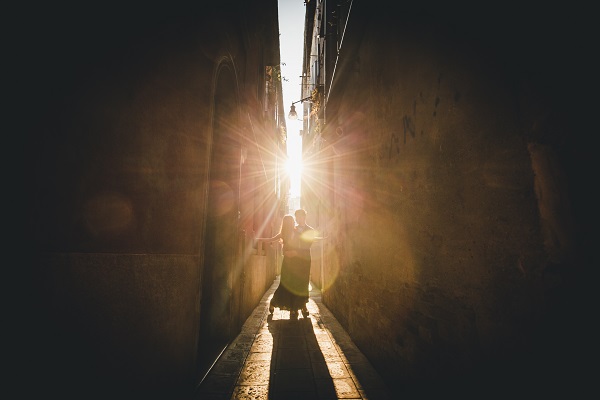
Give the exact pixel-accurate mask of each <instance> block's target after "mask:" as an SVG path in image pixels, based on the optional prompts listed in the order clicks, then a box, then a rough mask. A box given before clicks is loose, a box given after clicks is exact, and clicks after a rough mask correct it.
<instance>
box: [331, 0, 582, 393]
mask: <svg viewBox="0 0 600 400" xmlns="http://www.w3.org/2000/svg"><path fill="white" fill-rule="evenodd" d="M373 8H376V7H373ZM363 12H364V14H361V13H363ZM458 15H459V13H456V14H455V13H453V12H449V13H448V14H446V15H444V16H443V17H440V16H439V15H438V14H435V16H437V19H433V17H430V18H428V16H427V14H424V15H418V14H417V15H412V14H410V13H407V14H406V15H405V16H406V18H404V19H402V18H397V17H391V16H389V17H388V16H386V15H384V13H381V12H374V11H372V9H371V10H367V9H365V8H360V7H358V8H356V9H354V10H353V13H352V14H351V16H350V20H349V23H348V27H349V28H348V31H347V32H346V36H345V38H344V40H345V42H344V46H345V47H346V49H345V50H344V49H343V48H342V50H341V51H340V59H339V65H338V67H337V70H336V74H337V75H336V76H335V77H334V83H333V85H332V86H333V89H332V92H331V94H330V97H329V103H328V105H327V125H328V127H327V129H328V132H327V133H326V136H325V139H326V140H328V141H329V143H330V144H332V146H330V147H329V148H328V149H326V151H325V152H324V153H323V154H324V156H323V157H324V158H329V157H332V158H333V166H332V170H331V173H332V176H333V182H334V183H333V188H332V190H331V191H330V196H331V198H330V205H331V209H330V214H331V217H330V220H329V221H328V222H327V225H326V227H325V228H326V229H327V232H328V235H329V237H330V239H329V248H328V249H327V254H328V255H327V262H326V263H325V267H326V273H325V275H326V278H325V284H324V287H325V289H326V292H325V294H324V301H325V303H326V304H327V306H328V307H330V308H331V309H332V310H333V312H334V313H335V315H336V317H337V318H338V319H339V320H340V322H342V324H343V325H344V326H345V327H346V328H347V330H348V332H349V333H350V335H351V336H352V338H353V339H354V340H355V342H356V343H357V345H358V346H359V347H360V348H361V350H363V351H364V352H365V354H366V355H367V357H369V359H370V360H371V361H372V362H373V363H374V364H375V365H376V367H377V368H378V369H379V371H380V372H381V373H382V374H383V375H384V376H385V377H386V378H387V379H388V381H389V382H390V383H392V382H395V383H401V384H404V386H402V385H401V387H404V388H405V390H409V389H408V388H411V390H415V393H419V392H421V391H422V393H426V392H427V390H432V391H433V390H435V391H437V390H439V391H440V392H441V393H445V392H444V389H448V390H450V388H452V387H454V386H452V385H460V387H461V388H462V389H463V390H464V389H465V388H468V389H472V390H478V389H480V388H482V387H485V386H486V385H489V384H498V383H499V382H504V381H508V382H509V385H510V387H516V386H518V384H519V383H524V382H527V384H528V385H529V386H527V388H531V387H534V386H535V383H532V382H538V383H539V380H540V379H544V376H545V374H546V373H548V372H549V371H552V370H556V369H557V368H558V369H560V368H561V367H562V365H560V362H556V364H553V363H552V362H551V361H549V360H550V358H546V357H549V355H548V354H544V357H543V358H539V359H535V357H537V356H539V355H540V354H543V353H544V352H543V351H542V352H540V348H541V347H543V346H545V345H547V342H545V338H547V337H548V332H545V331H544V328H543V327H548V326H549V325H545V324H547V323H548V320H549V319H550V320H551V318H553V317H555V316H556V315H559V314H553V313H556V312H557V309H556V308H553V307H555V305H554V304H552V301H553V299H552V295H550V294H549V293H550V292H551V291H552V290H553V289H554V286H555V285H556V284H557V282H556V280H555V279H556V276H553V272H551V270H552V266H553V265H554V264H562V266H563V267H564V266H565V265H567V266H568V267H570V268H576V266H575V265H573V264H572V263H573V260H574V254H573V240H574V238H575V236H574V229H573V222H572V221H573V216H572V214H571V209H570V205H569V201H568V199H567V198H568V197H569V195H568V194H567V193H569V189H570V188H572V187H573V186H572V185H574V184H575V182H577V181H576V180H573V182H571V184H572V185H571V186H569V185H567V183H566V181H565V175H564V169H565V168H566V167H567V166H565V164H562V165H560V166H559V165H558V157H557V156H556V155H555V154H554V153H553V151H556V149H557V148H558V149H559V150H558V151H559V152H560V151H562V152H563V155H564V152H565V148H562V149H561V148H560V146H558V144H559V143H561V144H565V143H567V145H568V146H572V145H573V144H572V142H569V140H559V139H557V137H556V136H553V132H554V133H555V132H556V131H560V130H561V129H563V128H565V129H567V126H566V125H559V124H560V122H559V121H560V118H558V117H557V115H559V114H560V113H561V112H565V113H566V112H567V111H568V110H566V109H560V108H559V107H557V104H562V102H564V101H565V99H560V100H561V102H557V103H554V102H553V101H554V100H557V98H559V97H560V96H561V95H564V94H565V93H566V92H564V91H562V88H563V86H562V85H564V83H562V81H561V80H558V79H555V80H553V81H552V80H549V81H545V80H544V79H545V78H546V77H547V76H546V75H544V74H548V71H546V70H540V71H539V74H540V76H544V78H540V76H538V77H536V78H539V80H536V79H531V75H530V71H529V70H528V69H529V68H532V69H535V66H546V67H547V64H545V61H546V60H545V59H543V60H542V59H540V60H537V59H536V60H535V61H536V62H537V63H539V64H535V63H533V58H532V57H533V56H532V55H531V52H532V51H531V49H530V48H528V47H527V46H529V45H530V44H531V42H529V40H531V37H530V36H527V35H525V34H527V33H530V32H533V30H534V28H532V27H531V26H527V28H528V29H527V30H519V29H522V28H523V25H518V24H516V23H517V22H522V21H521V20H518V18H514V19H513V20H510V19H507V20H504V22H506V23H508V25H510V26H511V30H512V31H511V32H510V34H509V33H507V32H506V31H503V30H502V26H504V25H503V24H500V23H499V22H498V21H499V19H498V20H496V19H493V21H487V22H489V23H492V22H493V24H492V25H490V26H487V27H486V25H485V24H486V22H484V20H483V17H482V19H481V20H480V21H478V22H477V23H472V22H471V21H470V20H467V19H464V16H462V17H458V20H456V19H455V20H453V17H455V16H458ZM502 15H503V16H506V15H505V14H502ZM369 16H370V17H371V19H369ZM353 18H354V19H353ZM363 18H364V19H363ZM524 19H526V18H524ZM363 21H366V22H364V24H363ZM400 21H401V23H400ZM508 21H511V22H513V24H512V25H511V23H510V22H508ZM352 23H354V25H352ZM479 23H481V25H480V24H479ZM495 23H498V25H495ZM476 28H477V29H478V30H477V31H475V29H476ZM484 28H485V29H484ZM496 29H497V30H496ZM530 29H531V30H530ZM537 34H539V32H536V35H537ZM519 35H523V36H519ZM558 35H560V34H558V33H557V36H558ZM499 38H500V39H499ZM524 43H527V44H524ZM511 46H514V47H511ZM540 46H542V45H541V44H540ZM542 50H543V49H540V48H535V52H540V53H541V52H542ZM524 55H525V56H526V57H529V58H526V59H525V60H523V59H520V58H519V57H520V56H524ZM546 56H547V55H546ZM561 65H564V64H561ZM552 68H557V69H560V68H559V67H557V66H556V65H554V66H553V67H552ZM563 72H564V71H563ZM336 79H337V81H336ZM530 79H531V80H530ZM562 79H565V80H568V79H570V76H565V77H562ZM532 82H533V83H532ZM540 83H541V85H540ZM552 84H554V86H553V87H550V88H549V87H544V85H552ZM530 85H533V87H534V88H533V89H532V86H530ZM536 85H539V86H536ZM532 90H533V92H534V93H536V94H537V96H538V97H536V96H535V95H534V96H532V95H531V91H532ZM536 90H541V92H542V93H543V94H540V92H536ZM553 91H554V92H553ZM548 93H553V96H554V97H548V96H546V97H544V94H548ZM539 96H541V97H542V98H543V99H544V101H542V102H540V101H539ZM540 108H541V109H542V110H543V111H541V112H540ZM532 109H535V110H536V112H532V111H531V110H532ZM540 115H546V116H547V115H551V116H552V117H551V118H552V120H553V122H555V123H556V125H554V126H552V127H551V128H550V127H549V126H548V124H546V126H545V127H540V126H539V125H540ZM532 127H537V128H532ZM536 129H537V130H536ZM544 130H545V131H544ZM532 131H536V132H535V134H533V133H532ZM541 131H543V132H541ZM572 134H573V132H569V131H561V132H560V133H559V137H560V135H564V136H563V139H564V137H567V136H569V135H572ZM542 137H543V138H544V140H541V138H542ZM540 141H543V142H544V143H545V145H541V144H536V143H539V142H540ZM561 171H563V172H561ZM582 172H585V171H583V170H582ZM325 192H327V191H325ZM571 194H572V193H571ZM560 279H564V277H563V278H559V280H560ZM563 283H564V282H563ZM548 315H552V317H548ZM561 332H564V331H562V330H561ZM553 337H554V336H553ZM558 337H560V335H558ZM562 355H564V353H562V352H561V353H560V356H562ZM560 356H558V357H557V358H560ZM554 361H556V359H555V360H554ZM545 363H546V364H545ZM544 364H545V365H544ZM549 365H554V367H550V366H549ZM527 371H528V372H527ZM528 374H529V375H528ZM564 377H565V378H566V377H567V376H566V374H565V375H564ZM517 382H518V383H517ZM417 383H421V385H418V384H417ZM436 384H437V385H436ZM513 385H514V386H513ZM505 387H509V386H505ZM460 393H463V392H460Z"/></svg>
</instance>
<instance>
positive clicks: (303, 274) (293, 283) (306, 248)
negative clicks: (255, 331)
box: [257, 209, 317, 319]
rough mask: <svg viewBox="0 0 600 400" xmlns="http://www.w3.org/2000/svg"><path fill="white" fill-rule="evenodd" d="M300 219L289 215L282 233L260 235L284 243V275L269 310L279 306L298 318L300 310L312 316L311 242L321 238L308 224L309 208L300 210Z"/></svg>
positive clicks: (291, 317) (283, 221)
mask: <svg viewBox="0 0 600 400" xmlns="http://www.w3.org/2000/svg"><path fill="white" fill-rule="evenodd" d="M294 216H295V217H296V219H295V220H294V217H293V216H291V215H289V214H288V215H285V216H284V217H283V220H282V221H281V228H280V230H279V233H278V234H277V235H275V236H273V237H271V238H257V240H260V241H263V242H274V241H277V240H280V241H281V242H282V243H283V249H282V250H283V261H282V263H281V279H280V282H279V286H278V287H277V290H276V291H275V293H274V294H273V298H272V299H271V302H270V304H269V312H270V313H273V311H274V310H275V307H277V308H279V309H281V310H288V311H289V312H290V319H296V318H298V311H299V310H300V311H301V312H302V315H303V316H304V318H307V317H308V309H307V308H306V303H308V284H309V280H310V264H311V258H310V246H311V245H312V243H313V242H314V241H315V240H316V239H317V238H316V237H315V234H316V231H315V230H314V229H313V228H312V227H310V226H309V225H307V224H306V211H305V210H303V209H299V210H296V212H295V213H294Z"/></svg>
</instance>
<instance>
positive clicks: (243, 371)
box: [194, 279, 391, 400]
mask: <svg viewBox="0 0 600 400" xmlns="http://www.w3.org/2000/svg"><path fill="white" fill-rule="evenodd" d="M278 284H279V280H278V279H277V280H275V282H274V283H273V285H272V286H271V287H270V288H269V290H267V292H266V293H265V295H264V296H263V298H262V299H261V301H260V304H259V305H258V306H257V307H256V309H255V310H254V312H253V313H252V314H251V315H250V317H249V318H248V319H247V320H246V322H245V324H244V326H243V327H242V331H241V333H240V334H239V335H238V336H237V337H236V338H235V340H233V341H232V343H231V344H230V345H229V346H228V347H227V348H226V349H225V351H224V352H223V354H222V355H221V357H219V359H218V361H217V362H216V363H215V365H214V366H213V367H212V368H211V370H210V371H209V372H208V374H207V375H206V377H204V379H203V380H202V382H201V384H200V385H199V386H198V388H197V390H196V393H195V396H194V399H197V400H217V399H219V400H230V399H253V400H263V399H285V400H293V399H302V400H312V399H315V400H324V399H327V400H329V399H370V400H377V399H390V398H391V396H390V395H389V392H388V390H387V388H386V387H385V384H384V383H383V381H382V379H381V377H380V376H379V375H378V374H377V372H376V371H375V370H374V369H373V367H372V365H371V364H370V363H369V361H368V360H367V358H366V357H365V356H364V355H363V354H362V353H361V352H360V350H358V348H357V347H356V345H355V344H354V343H353V342H352V340H351V339H350V337H349V336H348V334H347V333H346V331H345V330H344V329H343V328H342V326H341V325H340V323H339V322H338V321H337V320H336V319H335V317H334V316H333V314H332V313H331V312H330V311H329V310H328V309H327V307H325V306H324V305H323V303H322V302H321V292H320V291H319V290H318V289H316V288H315V287H312V286H311V290H310V300H309V303H308V310H309V312H310V315H309V316H308V318H304V317H302V314H300V316H299V317H298V319H295V320H291V319H290V313H289V312H288V311H282V310H279V309H275V312H274V313H273V314H269V311H268V304H269V300H270V299H271V297H272V296H273V293H274V292H275V289H276V288H277V285H278Z"/></svg>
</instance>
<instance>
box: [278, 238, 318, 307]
mask: <svg viewBox="0 0 600 400" xmlns="http://www.w3.org/2000/svg"><path fill="white" fill-rule="evenodd" d="M294 249H295V247H294V246H293V244H292V243H284V245H283V250H284V251H287V250H294ZM309 280H310V263H309V264H307V263H306V262H303V260H302V259H300V258H299V257H289V256H283V261H282V263H281V279H280V281H279V286H278V287H277V289H276V290H275V293H274V294H273V298H272V299H271V306H272V307H277V308H279V309H281V310H289V311H298V310H302V309H304V308H306V303H308V282H309Z"/></svg>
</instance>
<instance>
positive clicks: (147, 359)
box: [24, 1, 281, 398]
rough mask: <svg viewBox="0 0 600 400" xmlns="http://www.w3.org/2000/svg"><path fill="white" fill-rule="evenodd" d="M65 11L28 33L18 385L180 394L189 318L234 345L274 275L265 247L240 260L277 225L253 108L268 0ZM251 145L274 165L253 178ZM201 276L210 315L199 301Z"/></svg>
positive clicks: (192, 342) (193, 329)
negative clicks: (213, 319)
mask: <svg viewBox="0 0 600 400" xmlns="http://www.w3.org/2000/svg"><path fill="white" fill-rule="evenodd" d="M265 7H266V8H265ZM63 11H65V10H62V9H60V7H57V8H52V9H51V10H47V12H46V14H45V15H44V18H43V19H42V18H40V19H34V20H35V22H36V23H37V24H38V25H36V26H33V27H32V29H31V30H30V31H29V32H28V33H27V35H29V36H31V37H28V38H29V39H32V40H31V41H30V42H29V48H28V50H29V51H30V53H29V54H30V55H29V57H30V59H28V61H30V66H31V65H33V64H34V61H35V62H37V63H36V64H35V65H37V68H39V70H38V71H36V74H32V75H31V76H30V78H29V79H30V80H29V82H28V85H27V88H32V87H34V88H35V89H36V94H37V97H36V98H35V99H30V101H31V104H32V105H31V107H30V111H31V116H30V118H31V119H30V120H29V121H27V122H26V123H25V125H26V126H27V127H28V128H29V127H31V130H30V131H28V134H29V136H28V137H27V140H28V150H29V152H28V155H29V158H28V170H27V172H28V175H27V176H28V179H29V180H28V183H29V186H28V190H29V191H28V200H29V205H30V206H31V208H29V211H30V213H29V220H28V225H27V227H28V231H29V233H30V237H29V239H30V240H29V244H30V245H31V246H32V247H33V248H34V251H32V253H34V254H35V255H36V257H34V259H33V262H34V265H33V267H34V268H33V271H34V274H33V275H32V277H33V279H34V281H35V285H33V286H32V287H31V288H28V290H27V294H28V295H29V296H30V297H31V298H32V299H33V300H32V302H31V303H32V305H33V307H34V309H33V310H34V312H35V316H33V318H34V319H35V322H33V321H32V322H31V327H30V326H29V325H27V328H28V329H24V330H29V331H31V332H28V334H27V337H36V340H35V341H32V342H30V343H29V350H32V352H35V353H36V354H35V358H33V359H42V360H43V361H42V363H41V364H42V369H41V370H40V368H39V366H40V364H37V363H36V362H34V361H31V360H29V359H28V360H29V362H27V365H26V366H25V367H24V368H25V371H26V372H25V373H24V375H28V376H29V377H30V379H31V384H32V385H33V386H35V388H34V390H38V389H39V390H40V393H44V394H49V395H57V394H60V395H61V396H65V397H67V398H74V396H76V394H77V393H81V391H83V390H84V391H85V394H83V395H82V396H83V397H88V395H89V397H94V396H96V395H97V396H98V397H100V398H102V397H103V396H107V395H108V393H114V392H119V393H120V394H121V395H122V396H123V397H126V396H128V395H130V396H131V397H136V396H140V395H142V394H144V396H156V397H160V398H164V397H161V396H163V395H164V396H167V394H168V396H167V397H169V398H178V396H179V395H181V396H186V395H187V396H189V395H191V393H192V391H193V389H194V385H195V384H197V383H198V381H199V379H200V378H201V376H199V375H200V372H199V370H198V368H199V365H198V364H199V361H198V360H199V359H201V358H202V357H203V356H204V354H199V350H198V348H199V346H200V344H199V341H200V342H201V341H202V333H201V331H202V328H203V326H201V325H203V324H201V322H200V321H201V318H202V317H204V316H205V315H207V313H208V311H209V310H210V311H211V312H212V313H213V315H216V316H217V317H220V318H219V320H220V324H219V325H218V326H216V328H215V329H216V330H217V331H218V332H217V333H218V334H219V335H220V337H221V338H222V340H224V341H226V340H227V339H228V338H230V337H234V336H235V334H237V331H236V329H237V330H239V327H240V326H241V325H242V324H243V322H244V321H245V318H246V317H247V316H248V315H249V314H250V312H251V311H252V310H253V309H254V307H255V306H256V304H257V303H258V301H259V300H260V298H261V297H262V295H263V294H264V291H265V290H266V288H267V287H268V286H269V285H270V284H271V283H272V282H273V279H274V277H275V270H276V265H275V262H276V258H275V254H274V253H269V254H267V255H261V256H259V255H253V253H254V252H255V251H253V250H252V246H251V245H252V243H251V239H252V237H253V236H254V235H255V234H254V233H253V232H252V231H253V229H255V228H256V227H255V226H254V225H253V218H254V217H255V215H256V214H258V217H257V218H261V221H260V222H261V224H263V223H265V222H266V225H267V226H268V221H265V220H263V219H267V218H274V219H278V218H277V217H278V216H277V215H276V214H268V213H267V212H265V209H266V210H267V211H268V210H271V209H277V208H278V206H279V203H278V199H276V197H275V195H274V194H273V191H272V190H270V191H267V190H266V189H261V188H266V187H269V188H272V187H273V185H274V183H273V182H274V181H275V174H276V161H275V156H278V157H280V156H281V154H279V151H280V149H279V147H278V146H279V144H278V141H279V140H280V138H279V137H278V133H279V132H278V129H277V128H276V125H275V104H269V105H268V109H269V113H267V112H265V108H266V107H267V106H265V103H264V102H265V101H266V99H264V98H263V96H264V93H265V81H264V79H265V77H264V71H265V66H266V65H278V63H279V49H278V39H277V28H276V26H277V9H276V2H274V1H271V2H268V4H265V3H262V4H261V9H260V10H258V9H256V8H255V7H254V6H253V5H252V4H250V3H248V2H237V1H236V2H230V3H228V4H214V5H205V4H203V5H201V6H196V7H191V8H189V9H179V8H177V9H174V8H171V7H166V8H161V9H160V10H159V9H156V10H154V9H151V8H150V9H145V10H140V9H138V8H133V7H129V6H123V7H120V8H119V10H117V11H115V10H113V11H111V10H108V9H102V10H97V12H95V13H93V14H86V13H83V14H77V17H76V18H75V17H73V15H74V14H76V12H75V10H69V12H66V13H64V14H63ZM67 16H68V18H67ZM264 18H266V21H265V20H264ZM38 32H39V34H34V33H38ZM279 89H280V88H279ZM248 115H251V116H252V118H253V126H252V128H253V129H255V130H256V131H255V132H252V130H251V127H250V125H249V122H248ZM256 141H258V142H259V143H260V148H262V149H266V150H264V151H265V152H266V153H265V154H262V158H263V159H264V162H266V163H267V164H268V165H269V166H271V167H272V168H270V169H269V170H268V171H267V172H266V173H262V174H258V173H256V170H255V168H257V166H258V165H259V164H260V163H259V162H258V161H257V160H258V159H259V158H260V157H261V155H259V154H257V150H256V149H258V148H259V143H256ZM242 149H245V151H244V152H243V153H244V159H243V160H242V157H241V155H242ZM269 155H273V158H272V159H271V158H270V157H269ZM211 163H212V165H211ZM220 167H222V170H217V169H218V168H220ZM263 168H264V167H263V165H260V170H259V171H260V172H263ZM266 174H268V175H269V176H268V177H267V176H266ZM248 177H252V179H251V181H250V182H248V183H246V182H244V185H242V184H241V183H240V181H243V180H244V179H246V178H248ZM209 179H214V180H217V179H218V180H220V182H219V184H223V182H226V184H227V185H228V186H229V189H230V190H227V191H224V192H219V191H218V190H214V188H215V185H211V183H210V182H209ZM242 186H243V189H240V188H241V187H242ZM257 188H259V189H258V190H257ZM220 195H222V197H218V196H220ZM217 197H218V198H217ZM209 198H211V199H213V202H212V203H210V204H209ZM256 204H261V207H263V208H264V209H259V207H258V206H256ZM220 211H224V213H225V214H227V216H231V217H232V218H229V219H225V218H223V219H221V220H218V217H219V215H217V214H218V212H220ZM210 218H213V220H212V221H217V222H216V223H215V224H213V225H218V226H217V227H216V228H215V227H214V226H213V227H212V228H210V229H212V230H208V229H207V228H206V226H207V224H208V222H207V221H208V220H210ZM219 222H222V224H220V225H219ZM230 222H231V223H230ZM261 226H262V225H261ZM263 228H264V226H263ZM267 229H268V228H267ZM268 233H270V232H268ZM209 235H212V236H216V237H211V238H210V239H211V241H207V236H209ZM215 242H220V244H219V243H217V244H215ZM210 243H212V244H210ZM211 246H212V247H211ZM218 246H223V247H226V251H227V254H228V257H227V259H219V258H218V257H216V256H214V254H216V253H217V252H218V249H217V247H218ZM209 247H210V250H211V251H212V254H213V257H212V258H209V257H208V256H207V255H206V253H207V251H205V250H206V249H207V248H209ZM208 271H211V273H209V272H208ZM256 271H258V272H256ZM209 280H210V283H209V284H205V282H206V281H209ZM214 282H216V283H218V284H219V285H220V286H219V287H217V288H215V291H216V292H217V291H218V292H219V293H220V295H223V296H225V301H223V302H221V303H220V304H218V305H215V303H216V302H217V300H215V299H214V298H208V300H207V299H206V298H205V297H206V296H203V290H204V291H205V292H207V291H208V289H212V287H213V286H215V285H212V283H214ZM207 288H208V289H207ZM29 289H30V290H29ZM219 300H223V299H221V298H219ZM210 301H212V303H210ZM217 308H219V309H223V310H221V311H220V312H221V313H222V314H216V311H214V310H213V309H217ZM215 325H216V324H215ZM40 327H41V329H40V331H38V329H39V328H40ZM221 328H222V329H221ZM219 329H220V331H219ZM38 333H41V335H40V336H41V337H39V338H38V337H37V334H38ZM30 335H31V336H30ZM203 361H204V362H206V360H203ZM209 361H210V360H209ZM213 361H214V359H213ZM203 372H205V371H203ZM34 382H35V383H34Z"/></svg>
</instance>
